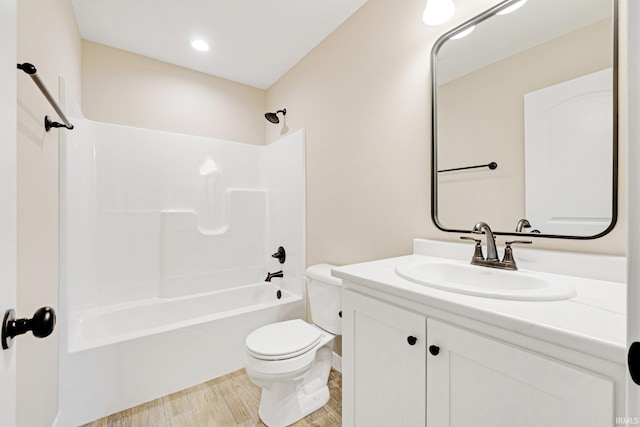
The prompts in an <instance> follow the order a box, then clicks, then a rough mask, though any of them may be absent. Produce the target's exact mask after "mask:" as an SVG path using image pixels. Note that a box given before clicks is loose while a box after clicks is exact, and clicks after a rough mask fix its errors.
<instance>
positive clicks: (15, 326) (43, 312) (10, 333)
mask: <svg viewBox="0 0 640 427" xmlns="http://www.w3.org/2000/svg"><path fill="white" fill-rule="evenodd" d="M55 327H56V312H55V311H54V310H53V308H51V307H42V308H39V309H38V310H36V312H35V313H34V314H33V317H32V318H31V319H16V312H15V311H14V310H13V309H11V310H7V312H6V313H5V314H4V320H3V322H2V349H3V350H7V349H9V348H11V345H12V344H13V339H14V338H15V337H16V336H18V335H22V334H24V333H26V332H28V331H31V332H32V333H33V336H35V337H36V338H44V337H48V336H49V335H51V333H52V332H53V329H54V328H55Z"/></svg>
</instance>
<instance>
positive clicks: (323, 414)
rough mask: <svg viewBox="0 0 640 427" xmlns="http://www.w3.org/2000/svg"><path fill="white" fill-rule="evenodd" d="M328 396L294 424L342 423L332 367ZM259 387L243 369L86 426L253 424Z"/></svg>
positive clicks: (338, 388) (339, 392)
mask: <svg viewBox="0 0 640 427" xmlns="http://www.w3.org/2000/svg"><path fill="white" fill-rule="evenodd" d="M329 391H330V393H331V398H330V399H329V403H327V404H326V405H325V406H323V407H322V408H320V409H318V410H317V411H316V412H314V413H312V414H310V415H308V416H307V417H305V418H304V419H302V420H300V421H298V422H297V423H295V424H293V425H294V426H295V427H307V426H318V427H333V426H341V425H342V421H341V420H342V376H341V375H340V373H339V372H337V371H335V370H333V369H332V370H331V373H330V375H329ZM259 403H260V388H259V387H258V386H256V385H255V384H253V383H252V382H251V380H250V379H249V377H248V376H247V373H246V372H245V370H244V369H241V370H239V371H235V372H232V373H230V374H228V375H225V376H223V377H220V378H216V379H214V380H211V381H208V382H206V383H203V384H200V385H197V386H195V387H192V388H189V389H186V390H182V391H179V392H177V393H173V394H170V395H168V396H164V397H161V398H160V399H156V400H154V401H152V402H148V403H145V404H143V405H140V406H136V407H135V408H131V409H127V410H126V411H122V412H119V413H117V414H113V415H110V416H108V417H105V418H102V419H100V420H98V421H94V422H92V423H89V424H86V425H85V427H218V426H220V427H226V426H229V427H235V426H242V427H253V426H264V423H263V422H262V421H260V418H259V417H258V405H259Z"/></svg>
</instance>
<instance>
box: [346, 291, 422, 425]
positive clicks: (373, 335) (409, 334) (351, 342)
mask: <svg viewBox="0 0 640 427" xmlns="http://www.w3.org/2000/svg"><path fill="white" fill-rule="evenodd" d="M342 295H343V296H342V315H343V318H342V322H343V352H342V357H343V360H342V363H343V374H342V375H343V377H342V378H343V392H342V396H343V412H342V413H343V424H344V425H345V426H356V427H360V426H362V427H371V426H375V427H378V426H393V427H398V426H410V427H415V426H423V425H424V424H425V397H426V396H425V386H426V379H425V374H426V367H425V362H426V319H425V317H424V316H423V315H419V314H416V313H413V312H410V311H407V310H404V309H402V308H399V307H396V306H394V305H391V304H386V303H384V302H381V301H378V300H376V299H372V298H368V297H365V296H362V295H360V294H357V293H354V292H350V291H343V293H342ZM413 338H415V341H414V339H413ZM412 343H413V344H412Z"/></svg>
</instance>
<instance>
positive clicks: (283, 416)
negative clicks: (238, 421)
mask: <svg viewBox="0 0 640 427" xmlns="http://www.w3.org/2000/svg"><path fill="white" fill-rule="evenodd" d="M287 386H288V387H287ZM287 388H289V390H286V389H287ZM291 388H293V384H277V385H274V386H273V387H272V388H271V389H269V390H266V389H263V390H262V398H261V399H260V408H259V409H258V415H259V416H260V419H261V420H262V422H264V423H265V424H266V425H267V426H269V427H285V426H288V425H291V424H293V423H295V422H296V421H299V420H301V419H303V418H304V417H306V416H307V415H309V414H310V413H312V412H314V411H317V410H318V409H320V408H322V407H323V406H324V405H325V404H326V403H327V402H328V401H329V387H327V385H326V384H324V385H322V386H321V387H320V388H319V389H318V390H315V391H313V392H311V393H309V394H306V393H304V391H303V390H290V389H291Z"/></svg>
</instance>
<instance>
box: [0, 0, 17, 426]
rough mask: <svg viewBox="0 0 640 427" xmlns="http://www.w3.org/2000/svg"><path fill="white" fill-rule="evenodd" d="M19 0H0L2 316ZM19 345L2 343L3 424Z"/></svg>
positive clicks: (10, 239)
mask: <svg viewBox="0 0 640 427" xmlns="http://www.w3.org/2000/svg"><path fill="white" fill-rule="evenodd" d="M16 63H17V62H16V0H0V316H2V317H4V313H5V311H6V310H8V309H11V308H15V306H16V74H17V73H16ZM15 347H16V346H13V347H12V348H11V349H9V350H5V351H3V350H2V348H1V347H0V425H3V426H13V425H15V412H16V411H15V407H16V397H15V396H16V349H15Z"/></svg>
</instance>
